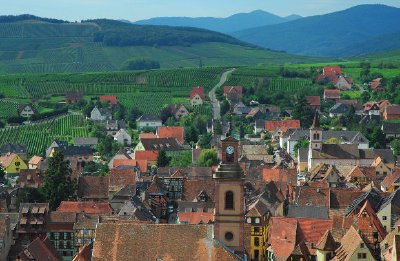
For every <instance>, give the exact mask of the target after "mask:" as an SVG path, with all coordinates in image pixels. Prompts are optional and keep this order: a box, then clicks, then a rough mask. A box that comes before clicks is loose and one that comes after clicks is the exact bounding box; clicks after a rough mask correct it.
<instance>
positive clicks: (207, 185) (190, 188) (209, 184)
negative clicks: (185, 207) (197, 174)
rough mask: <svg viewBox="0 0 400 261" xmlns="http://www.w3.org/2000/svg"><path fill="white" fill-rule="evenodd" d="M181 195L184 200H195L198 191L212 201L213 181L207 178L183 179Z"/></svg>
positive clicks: (198, 193)
mask: <svg viewBox="0 0 400 261" xmlns="http://www.w3.org/2000/svg"><path fill="white" fill-rule="evenodd" d="M183 188H184V189H183V195H182V200H184V201H197V200H198V199H197V198H198V196H199V195H200V193H205V194H206V195H207V196H208V198H209V199H208V201H212V202H213V201H214V194H215V182H214V181H213V180H212V179H209V180H189V179H184V180H183Z"/></svg>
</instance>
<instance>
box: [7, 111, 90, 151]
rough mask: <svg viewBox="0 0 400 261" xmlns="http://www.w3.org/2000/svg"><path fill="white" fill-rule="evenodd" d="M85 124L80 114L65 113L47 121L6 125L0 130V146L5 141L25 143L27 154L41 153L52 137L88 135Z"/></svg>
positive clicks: (65, 137)
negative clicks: (6, 126) (13, 125)
mask: <svg viewBox="0 0 400 261" xmlns="http://www.w3.org/2000/svg"><path fill="white" fill-rule="evenodd" d="M87 129H88V128H87V124H86V122H85V120H84V118H83V117H82V116H80V115H66V116H61V117H60V118H56V119H53V120H49V121H44V122H40V123H35V124H31V125H22V126H15V127H8V128H5V129H2V130H0V146H1V145H3V144H6V143H20V144H26V145H27V148H28V154H29V155H35V154H43V153H44V151H45V150H46V148H47V147H48V146H49V145H50V143H51V141H52V140H53V139H60V140H65V141H68V140H71V139H73V138H75V137H88V130H87Z"/></svg>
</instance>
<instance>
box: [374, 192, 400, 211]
mask: <svg viewBox="0 0 400 261" xmlns="http://www.w3.org/2000/svg"><path fill="white" fill-rule="evenodd" d="M389 204H392V205H394V206H396V207H398V208H400V189H397V190H396V191H395V192H392V193H391V194H390V195H389V196H388V197H386V198H385V199H384V200H383V203H382V205H381V206H380V208H379V211H381V210H382V209H384V208H385V207H386V206H387V205H389Z"/></svg>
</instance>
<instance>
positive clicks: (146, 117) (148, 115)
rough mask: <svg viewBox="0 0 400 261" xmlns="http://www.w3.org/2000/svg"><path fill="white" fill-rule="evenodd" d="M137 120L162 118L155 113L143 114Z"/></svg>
mask: <svg viewBox="0 0 400 261" xmlns="http://www.w3.org/2000/svg"><path fill="white" fill-rule="evenodd" d="M137 121H161V119H160V118H159V117H158V116H155V115H151V114H143V115H142V116H140V117H139V118H138V119H137Z"/></svg>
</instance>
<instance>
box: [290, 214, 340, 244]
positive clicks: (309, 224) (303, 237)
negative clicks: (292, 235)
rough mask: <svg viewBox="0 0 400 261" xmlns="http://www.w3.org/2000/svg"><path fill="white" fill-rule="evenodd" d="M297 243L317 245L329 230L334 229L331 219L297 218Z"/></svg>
mask: <svg viewBox="0 0 400 261" xmlns="http://www.w3.org/2000/svg"><path fill="white" fill-rule="evenodd" d="M295 220H297V224H298V225H297V242H298V243H299V242H302V241H305V242H308V243H314V244H317V243H318V242H319V241H320V239H321V238H322V237H323V236H324V234H325V233H326V231H327V230H331V229H332V227H333V220H331V219H317V218H297V219H295Z"/></svg>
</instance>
